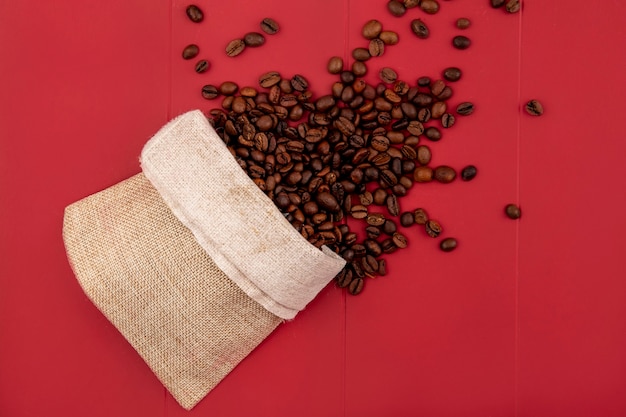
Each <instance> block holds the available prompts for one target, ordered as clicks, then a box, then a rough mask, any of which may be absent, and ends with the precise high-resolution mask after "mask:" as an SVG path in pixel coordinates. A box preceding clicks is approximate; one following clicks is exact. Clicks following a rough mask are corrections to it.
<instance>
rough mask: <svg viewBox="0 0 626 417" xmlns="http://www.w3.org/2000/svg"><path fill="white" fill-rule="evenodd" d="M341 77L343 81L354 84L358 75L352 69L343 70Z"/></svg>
mask: <svg viewBox="0 0 626 417" xmlns="http://www.w3.org/2000/svg"><path fill="white" fill-rule="evenodd" d="M339 78H340V79H341V82H342V83H344V84H352V83H353V82H354V80H355V79H356V77H355V76H354V74H353V73H352V72H351V71H341V72H340V73H339Z"/></svg>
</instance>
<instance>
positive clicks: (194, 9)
mask: <svg viewBox="0 0 626 417" xmlns="http://www.w3.org/2000/svg"><path fill="white" fill-rule="evenodd" d="M185 13H186V14H187V17H188V18H189V20H191V21H192V22H194V23H200V22H202V21H203V20H204V13H203V12H202V10H201V9H200V8H199V7H198V6H196V5H195V4H191V5H189V6H187V8H186V9H185Z"/></svg>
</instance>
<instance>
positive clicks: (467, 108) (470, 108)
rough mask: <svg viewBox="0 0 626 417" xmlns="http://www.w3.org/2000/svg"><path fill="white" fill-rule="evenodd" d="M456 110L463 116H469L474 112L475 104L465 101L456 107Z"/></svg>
mask: <svg viewBox="0 0 626 417" xmlns="http://www.w3.org/2000/svg"><path fill="white" fill-rule="evenodd" d="M456 112H457V114H460V115H461V116H469V115H470V114H472V113H474V104H473V103H470V102H463V103H461V104H459V105H458V106H457V107H456Z"/></svg>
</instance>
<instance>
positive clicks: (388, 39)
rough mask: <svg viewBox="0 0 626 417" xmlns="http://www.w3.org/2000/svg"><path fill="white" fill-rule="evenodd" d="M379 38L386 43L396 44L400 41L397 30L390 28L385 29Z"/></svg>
mask: <svg viewBox="0 0 626 417" xmlns="http://www.w3.org/2000/svg"><path fill="white" fill-rule="evenodd" d="M378 38H379V39H380V40H381V41H383V42H384V43H385V45H395V44H397V43H398V41H399V38H398V34H397V33H396V32H393V31H390V30H383V31H382V32H380V35H378Z"/></svg>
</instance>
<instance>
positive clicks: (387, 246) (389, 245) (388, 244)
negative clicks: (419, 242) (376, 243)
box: [380, 238, 398, 253]
mask: <svg viewBox="0 0 626 417" xmlns="http://www.w3.org/2000/svg"><path fill="white" fill-rule="evenodd" d="M380 246H381V248H382V250H383V253H393V252H395V251H396V250H397V249H398V247H397V246H396V244H395V243H394V242H393V238H388V239H385V240H383V241H382V243H381V244H380Z"/></svg>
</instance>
